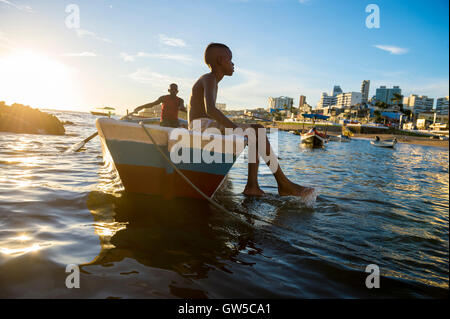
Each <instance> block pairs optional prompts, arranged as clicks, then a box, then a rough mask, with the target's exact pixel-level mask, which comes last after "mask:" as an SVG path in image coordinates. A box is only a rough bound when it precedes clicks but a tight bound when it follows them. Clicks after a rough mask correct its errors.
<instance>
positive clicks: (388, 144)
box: [370, 136, 397, 148]
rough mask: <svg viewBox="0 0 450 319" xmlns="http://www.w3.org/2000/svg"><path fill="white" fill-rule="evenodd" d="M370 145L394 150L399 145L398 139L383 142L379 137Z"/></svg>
mask: <svg viewBox="0 0 450 319" xmlns="http://www.w3.org/2000/svg"><path fill="white" fill-rule="evenodd" d="M370 144H372V145H373V146H377V147H384V148H394V146H395V144H397V139H396V138H395V137H394V139H392V140H384V141H382V140H381V139H380V138H379V137H378V136H377V137H376V138H375V140H373V141H370Z"/></svg>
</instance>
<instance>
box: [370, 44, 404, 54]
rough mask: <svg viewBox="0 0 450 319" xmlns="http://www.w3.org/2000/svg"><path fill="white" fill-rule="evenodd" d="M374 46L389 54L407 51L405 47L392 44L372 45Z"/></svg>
mask: <svg viewBox="0 0 450 319" xmlns="http://www.w3.org/2000/svg"><path fill="white" fill-rule="evenodd" d="M374 47H375V48H377V49H380V50H383V51H387V52H389V53H390V54H396V55H400V54H405V53H407V52H408V49H406V48H400V47H396V46H392V45H383V44H377V45H374Z"/></svg>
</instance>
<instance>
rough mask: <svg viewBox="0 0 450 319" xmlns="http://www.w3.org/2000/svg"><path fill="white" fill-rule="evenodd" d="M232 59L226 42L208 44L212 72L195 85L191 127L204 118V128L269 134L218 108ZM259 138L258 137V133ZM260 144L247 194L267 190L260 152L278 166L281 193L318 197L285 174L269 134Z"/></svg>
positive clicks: (207, 54)
mask: <svg viewBox="0 0 450 319" xmlns="http://www.w3.org/2000/svg"><path fill="white" fill-rule="evenodd" d="M231 59H232V52H231V50H230V49H229V48H228V47H227V46H226V45H224V44H221V43H211V44H209V45H208V46H207V48H206V50H205V63H206V64H207V65H208V67H209V68H210V70H211V72H209V73H206V74H204V75H202V76H201V77H200V78H199V79H198V80H197V82H195V84H194V86H193V87H192V95H191V99H190V102H189V107H188V119H189V127H190V128H192V127H193V126H194V125H193V123H192V122H193V121H194V120H200V123H201V128H202V130H203V129H207V128H209V127H215V128H218V129H219V130H220V131H221V132H224V131H225V128H232V129H235V128H237V127H242V128H243V129H246V128H249V127H252V128H254V129H255V130H254V131H256V132H255V133H256V135H258V134H260V133H261V132H264V133H263V134H264V135H266V133H265V130H258V128H263V126H262V125H260V124H251V125H248V124H236V123H233V122H232V121H231V120H230V119H228V118H227V117H226V116H225V115H224V114H223V113H222V112H221V111H220V110H219V109H217V108H216V98H217V91H218V83H219V82H220V81H221V80H222V78H223V77H224V76H225V75H228V76H231V75H233V72H234V64H233V62H231ZM258 131H260V132H258ZM249 140H250V139H249ZM256 141H258V136H257V138H256ZM250 146H252V147H255V145H249V147H250ZM256 148H257V152H258V153H257V154H256V155H257V156H255V157H256V163H251V162H249V164H248V179H247V185H246V186H245V189H244V194H246V195H253V196H262V195H264V191H263V190H262V189H261V188H260V187H259V184H258V166H259V156H258V154H259V155H264V157H263V158H265V161H266V164H267V165H268V166H269V167H272V168H273V167H275V170H272V172H273V174H274V176H275V179H276V181H277V183H278V193H279V194H280V195H294V196H301V197H303V198H304V199H311V198H312V197H314V199H315V191H314V189H313V188H308V187H303V186H300V185H297V184H295V183H293V182H291V181H290V180H289V179H288V178H287V177H286V175H284V173H283V171H282V169H281V167H280V166H279V163H278V159H277V156H276V155H275V153H274V152H273V151H272V150H271V147H270V143H269V141H268V139H267V136H266V149H265V150H263V149H258V146H256ZM264 153H265V154H264ZM274 163H275V165H274Z"/></svg>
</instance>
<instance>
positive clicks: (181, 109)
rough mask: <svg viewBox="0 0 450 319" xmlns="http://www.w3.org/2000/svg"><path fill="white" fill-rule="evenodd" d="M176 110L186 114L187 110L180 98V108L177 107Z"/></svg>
mask: <svg viewBox="0 0 450 319" xmlns="http://www.w3.org/2000/svg"><path fill="white" fill-rule="evenodd" d="M178 109H179V110H180V111H181V112H187V109H186V108H185V107H184V101H183V99H181V98H180V106H179V107H178Z"/></svg>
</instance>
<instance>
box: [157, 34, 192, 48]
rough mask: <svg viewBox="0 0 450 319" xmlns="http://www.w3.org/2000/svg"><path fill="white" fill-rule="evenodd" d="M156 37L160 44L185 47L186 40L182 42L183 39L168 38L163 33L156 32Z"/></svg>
mask: <svg viewBox="0 0 450 319" xmlns="http://www.w3.org/2000/svg"><path fill="white" fill-rule="evenodd" d="M158 37H159V41H160V42H161V43H162V44H165V45H168V46H171V47H185V46H186V42H184V40H182V39H177V38H169V37H168V36H166V35H165V34H158Z"/></svg>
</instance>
